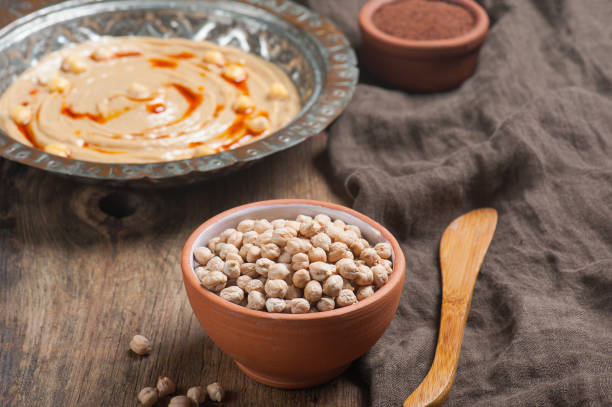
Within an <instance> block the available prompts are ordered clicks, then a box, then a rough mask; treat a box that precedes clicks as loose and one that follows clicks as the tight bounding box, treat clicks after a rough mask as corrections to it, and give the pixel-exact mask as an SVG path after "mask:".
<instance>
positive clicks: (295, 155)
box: [0, 0, 369, 407]
mask: <svg viewBox="0 0 612 407" xmlns="http://www.w3.org/2000/svg"><path fill="white" fill-rule="evenodd" d="M52 2H53V1H50V0H32V1H17V0H8V1H7V0H0V26H4V25H6V24H7V23H9V22H10V21H12V20H13V19H15V18H17V17H19V14H24V13H28V12H30V11H33V10H35V9H37V8H39V7H42V6H44V5H46V4H50V3H52ZM7 7H8V8H7ZM9 9H10V10H9ZM325 145H326V137H325V135H324V134H321V135H318V136H314V137H312V138H311V139H309V140H308V141H306V142H305V143H303V144H301V145H300V146H297V147H295V148H293V149H292V150H289V151H287V152H284V153H281V154H277V155H275V156H272V157H269V158H267V159H265V160H263V161H261V162H260V163H258V164H256V165H255V166H253V167H251V168H249V169H247V170H246V171H241V172H239V173H236V174H234V175H232V176H230V177H226V178H223V179H220V180H217V181H213V182H209V183H205V184H201V185H195V186H191V187H187V188H176V189H166V190H127V189H123V188H117V189H112V188H106V187H99V186H90V185H83V184H79V183H77V182H74V181H72V180H68V179H64V178H59V177H56V176H54V175H51V174H48V173H45V172H42V171H39V170H34V169H30V168H27V167H25V166H22V165H19V164H15V163H12V162H9V161H7V160H3V159H0V406H136V405H137V402H136V394H137V393H138V391H139V390H140V389H141V388H142V387H145V386H150V385H154V384H155V381H156V379H157V377H158V376H160V375H166V376H169V377H171V378H172V379H174V380H175V381H176V383H177V385H178V389H179V391H180V392H183V393H184V392H185V391H186V390H187V388H188V387H190V386H193V385H198V384H203V385H205V384H208V383H211V382H214V381H219V382H220V383H222V385H223V386H224V387H225V388H226V389H227V390H228V392H229V393H228V396H227V399H226V401H224V402H223V403H222V404H223V405H224V406H242V407H244V406H288V405H291V406H293V407H299V406H359V405H367V404H369V402H368V389H367V386H365V385H364V384H363V383H362V382H361V381H360V379H359V377H358V375H357V374H356V372H355V371H354V370H353V369H349V370H348V371H347V372H346V373H344V374H343V375H342V376H341V377H339V378H337V379H336V380H334V381H332V382H331V383H328V384H326V385H323V386H320V387H317V388H313V389H308V390H296V391H284V390H277V389H272V388H269V387H266V386H263V385H260V384H258V383H256V382H254V381H253V380H251V379H249V378H248V377H247V376H245V375H244V374H243V373H242V372H241V371H240V370H238V368H237V367H236V365H235V364H234V363H233V362H232V360H231V359H230V358H229V357H227V356H226V355H224V354H223V353H222V352H221V351H220V350H219V349H218V348H217V347H216V346H215V345H214V344H213V343H212V341H211V340H210V339H209V338H208V337H207V336H206V334H205V333H204V331H203V329H202V328H201V327H200V325H199V324H198V322H197V320H196V318H195V317H194V315H193V313H192V311H191V308H190V306H189V303H188V301H187V297H186V295H185V291H184V288H183V282H182V276H181V271H180V266H179V258H180V254H181V249H182V246H183V244H184V242H185V240H186V239H187V237H188V236H189V234H190V233H191V232H192V231H193V230H194V229H195V228H196V227H197V226H198V225H199V224H200V223H202V222H203V221H204V220H205V219H207V218H209V217H211V216H213V215H215V214H217V213H219V212H221V211H223V210H225V209H228V208H231V207H234V206H236V205H240V204H243V203H246V202H250V201H257V200H262V199H274V198H286V197H299V198H312V199H319V200H327V201H334V202H339V203H343V204H347V201H346V197H345V196H343V195H342V192H341V188H339V187H338V186H334V185H331V184H330V183H329V180H328V179H326V177H325V174H326V173H327V172H329V169H328V168H327V163H328V161H327V157H326V155H325ZM136 333H140V334H143V335H145V336H147V337H148V338H149V339H150V340H151V341H152V343H153V352H152V353H151V355H149V356H148V357H144V358H143V357H136V356H135V355H133V354H130V353H129V352H128V343H129V341H130V339H131V337H132V336H133V335H134V334H136ZM166 403H167V400H166V401H165V403H160V405H165V404H166ZM207 405H213V403H211V402H207Z"/></svg>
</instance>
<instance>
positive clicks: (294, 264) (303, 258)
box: [291, 253, 310, 271]
mask: <svg viewBox="0 0 612 407" xmlns="http://www.w3.org/2000/svg"><path fill="white" fill-rule="evenodd" d="M309 265H310V261H309V260H308V255H307V254H306V253H296V254H294V255H293V257H292V258H291V268H292V269H293V270H296V271H297V270H301V269H307V268H308V266H309Z"/></svg>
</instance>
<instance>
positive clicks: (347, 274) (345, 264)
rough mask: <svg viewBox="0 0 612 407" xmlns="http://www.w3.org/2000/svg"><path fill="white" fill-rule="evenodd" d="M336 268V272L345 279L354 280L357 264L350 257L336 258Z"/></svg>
mask: <svg viewBox="0 0 612 407" xmlns="http://www.w3.org/2000/svg"><path fill="white" fill-rule="evenodd" d="M336 270H338V273H339V274H340V275H341V276H342V277H344V278H346V279H347V280H354V279H355V278H357V271H358V270H357V264H355V261H353V260H351V259H346V258H345V259H340V260H338V262H337V263H336Z"/></svg>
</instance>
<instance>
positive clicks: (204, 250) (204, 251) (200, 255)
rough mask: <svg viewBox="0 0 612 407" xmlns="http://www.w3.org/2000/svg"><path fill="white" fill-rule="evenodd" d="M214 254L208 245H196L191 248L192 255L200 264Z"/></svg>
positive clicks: (203, 263) (204, 262)
mask: <svg viewBox="0 0 612 407" xmlns="http://www.w3.org/2000/svg"><path fill="white" fill-rule="evenodd" d="M214 256H215V255H214V254H213V253H212V252H211V251H210V249H209V248H208V247H196V248H195V249H194V250H193V257H194V258H195V260H196V261H197V262H198V263H199V264H202V265H205V264H206V263H208V260H210V259H212V258H213V257H214Z"/></svg>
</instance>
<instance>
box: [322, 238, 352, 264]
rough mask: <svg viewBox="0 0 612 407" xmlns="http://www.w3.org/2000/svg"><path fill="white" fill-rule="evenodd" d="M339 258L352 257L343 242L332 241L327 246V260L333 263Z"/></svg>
mask: <svg viewBox="0 0 612 407" xmlns="http://www.w3.org/2000/svg"><path fill="white" fill-rule="evenodd" d="M340 259H353V253H352V252H351V251H350V250H349V249H348V246H347V245H346V244H345V243H342V242H334V243H332V244H331V245H330V246H329V253H328V254H327V260H328V261H329V262H330V263H335V262H337V261H338V260H340Z"/></svg>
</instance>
